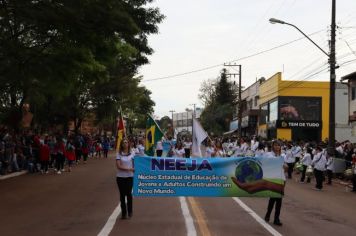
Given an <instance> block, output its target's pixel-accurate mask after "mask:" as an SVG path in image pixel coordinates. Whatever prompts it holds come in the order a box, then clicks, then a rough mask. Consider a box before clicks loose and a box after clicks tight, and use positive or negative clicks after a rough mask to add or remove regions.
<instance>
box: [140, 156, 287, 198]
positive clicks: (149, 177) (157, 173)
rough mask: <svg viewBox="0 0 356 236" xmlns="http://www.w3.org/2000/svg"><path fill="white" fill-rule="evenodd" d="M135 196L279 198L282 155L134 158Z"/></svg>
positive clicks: (282, 182) (281, 177)
mask: <svg viewBox="0 0 356 236" xmlns="http://www.w3.org/2000/svg"><path fill="white" fill-rule="evenodd" d="M134 165H135V175H134V190H133V193H134V195H135V196H157V197H177V196H195V197H282V195H283V192H284V171H283V158H251V157H230V158H155V157H135V160H134Z"/></svg>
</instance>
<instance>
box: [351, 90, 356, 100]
mask: <svg viewBox="0 0 356 236" xmlns="http://www.w3.org/2000/svg"><path fill="white" fill-rule="evenodd" d="M355 99H356V87H351V100H355Z"/></svg>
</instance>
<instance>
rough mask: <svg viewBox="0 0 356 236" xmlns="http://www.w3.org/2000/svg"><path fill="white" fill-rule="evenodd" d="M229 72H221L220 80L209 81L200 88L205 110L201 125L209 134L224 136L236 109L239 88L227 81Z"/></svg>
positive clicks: (200, 96)
mask: <svg viewBox="0 0 356 236" xmlns="http://www.w3.org/2000/svg"><path fill="white" fill-rule="evenodd" d="M226 74H227V71H226V70H225V69H224V70H222V71H221V74H220V78H218V79H217V80H216V82H214V81H211V80H210V81H207V82H204V83H203V84H202V87H201V88H200V94H199V98H200V99H201V100H202V102H203V104H204V105H205V108H204V110H203V112H202V114H201V116H200V119H201V123H202V125H203V126H204V128H205V129H206V130H207V131H209V132H214V133H215V134H222V133H223V132H225V131H227V130H228V129H229V123H230V121H231V120H232V118H233V114H234V111H235V109H236V104H237V99H238V94H237V91H238V89H237V88H236V87H237V86H236V85H235V84H234V83H233V82H230V81H228V80H227V75H226Z"/></svg>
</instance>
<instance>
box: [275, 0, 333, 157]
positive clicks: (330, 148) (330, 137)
mask: <svg viewBox="0 0 356 236" xmlns="http://www.w3.org/2000/svg"><path fill="white" fill-rule="evenodd" d="M331 9H332V10H331V39H330V53H326V52H325V51H324V50H323V49H322V48H321V47H319V45H317V44H316V43H315V42H314V41H313V40H312V39H311V38H309V37H308V35H306V34H305V33H304V32H303V31H301V30H300V29H299V28H298V27H297V26H295V25H293V24H290V23H287V22H284V21H282V20H278V19H275V18H271V19H269V22H270V23H271V24H283V25H289V26H292V27H294V28H295V29H297V30H298V31H299V32H300V33H302V34H303V35H304V36H305V37H306V38H307V39H309V41H310V42H312V43H313V44H314V45H315V46H317V47H318V48H319V49H320V50H321V51H322V52H323V53H324V54H325V55H326V56H327V57H328V58H329V65H330V91H329V92H330V95H329V103H330V104H329V142H328V154H329V155H330V156H334V154H335V79H336V75H335V65H336V59H335V41H336V39H335V38H336V37H335V36H336V35H335V31H336V23H335V21H336V20H335V19H336V0H332V8H331Z"/></svg>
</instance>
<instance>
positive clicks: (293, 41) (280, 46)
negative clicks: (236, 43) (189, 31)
mask: <svg viewBox="0 0 356 236" xmlns="http://www.w3.org/2000/svg"><path fill="white" fill-rule="evenodd" d="M323 31H325V29H323V30H319V31H316V32H313V33H311V34H309V35H308V36H312V35H315V34H318V33H320V32H323ZM303 39H305V37H301V38H298V39H295V40H292V41H289V42H287V43H283V44H280V45H278V46H275V47H272V48H269V49H266V50H263V51H260V52H257V53H253V54H251V55H248V56H245V57H241V58H238V59H235V60H231V61H229V62H228V63H232V62H237V61H242V60H246V59H248V58H252V57H255V56H258V55H261V54H264V53H267V52H270V51H273V50H276V49H279V48H282V47H285V46H287V45H290V44H293V43H295V42H298V41H300V40H303ZM223 65H224V63H220V64H216V65H212V66H207V67H203V68H201V69H197V70H192V71H188V72H184V73H178V74H173V75H168V76H163V77H158V78H154V79H147V80H142V81H141V82H149V81H156V80H164V79H171V78H175V77H180V76H183V75H189V74H194V73H197V72H201V71H205V70H210V69H213V68H216V67H220V66H223Z"/></svg>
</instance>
